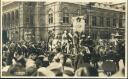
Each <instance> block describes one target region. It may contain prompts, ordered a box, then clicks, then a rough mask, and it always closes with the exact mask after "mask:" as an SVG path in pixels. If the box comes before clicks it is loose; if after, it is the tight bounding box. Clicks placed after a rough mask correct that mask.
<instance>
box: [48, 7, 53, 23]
mask: <svg viewBox="0 0 128 79" xmlns="http://www.w3.org/2000/svg"><path fill="white" fill-rule="evenodd" d="M52 12H53V11H52V10H51V9H50V10H49V12H48V23H49V24H52V23H53V13H52Z"/></svg>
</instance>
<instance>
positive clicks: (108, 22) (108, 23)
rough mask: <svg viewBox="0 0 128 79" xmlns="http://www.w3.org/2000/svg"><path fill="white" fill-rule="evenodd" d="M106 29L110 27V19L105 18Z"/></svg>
mask: <svg viewBox="0 0 128 79" xmlns="http://www.w3.org/2000/svg"><path fill="white" fill-rule="evenodd" d="M106 20H107V27H110V18H107V19H106Z"/></svg>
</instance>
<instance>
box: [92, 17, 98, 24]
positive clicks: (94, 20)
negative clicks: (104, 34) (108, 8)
mask: <svg viewBox="0 0 128 79" xmlns="http://www.w3.org/2000/svg"><path fill="white" fill-rule="evenodd" d="M96 25H97V24H96V16H92V26H96Z"/></svg>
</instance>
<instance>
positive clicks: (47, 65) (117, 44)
mask: <svg viewBox="0 0 128 79" xmlns="http://www.w3.org/2000/svg"><path fill="white" fill-rule="evenodd" d="M121 60H123V64H124V66H125V42H124V40H119V39H115V40H104V39H98V40H93V38H92V36H87V35H85V33H79V32H75V33H74V34H73V33H71V32H67V31H64V33H63V34H61V35H56V34H54V33H53V32H52V31H51V32H49V38H48V40H47V41H38V42H35V41H34V42H25V41H21V42H15V41H9V42H6V43H4V44H3V47H2V72H3V76H5V75H6V76H7V75H8V76H9V75H11V76H19V75H22V76H47V77H50V76H53V77H55V76H63V77H70V76H124V72H125V71H124V67H123V68H122V69H120V67H119V61H121Z"/></svg>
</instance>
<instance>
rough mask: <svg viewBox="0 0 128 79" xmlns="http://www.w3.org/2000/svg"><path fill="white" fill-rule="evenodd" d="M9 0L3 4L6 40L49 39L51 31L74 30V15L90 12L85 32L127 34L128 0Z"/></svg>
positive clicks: (94, 34) (107, 34) (102, 35)
mask: <svg viewBox="0 0 128 79" xmlns="http://www.w3.org/2000/svg"><path fill="white" fill-rule="evenodd" d="M89 4H90V3H69V2H51V3H48V2H8V3H7V2H6V3H3V6H2V11H3V14H2V22H3V23H2V26H3V40H4V41H5V40H6V39H8V40H13V41H19V40H26V41H30V39H33V40H47V38H48V31H49V30H52V29H55V33H61V32H63V30H69V29H70V30H73V26H72V19H71V18H72V17H76V16H85V15H86V16H87V17H86V18H87V19H86V25H85V27H86V29H85V32H86V33H87V34H88V33H90V34H92V35H93V36H94V37H95V38H97V36H99V37H100V38H110V36H111V34H112V33H114V34H115V33H116V32H118V33H119V34H121V35H124V32H125V31H124V28H125V3H120V4H105V3H91V4H90V5H91V6H89Z"/></svg>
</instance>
